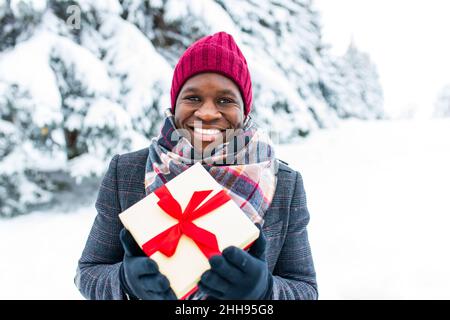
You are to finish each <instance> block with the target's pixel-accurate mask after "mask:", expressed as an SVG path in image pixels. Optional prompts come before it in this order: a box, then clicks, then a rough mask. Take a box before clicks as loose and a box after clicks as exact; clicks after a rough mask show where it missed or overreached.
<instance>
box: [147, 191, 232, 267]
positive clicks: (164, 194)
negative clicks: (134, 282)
mask: <svg viewBox="0 0 450 320" xmlns="http://www.w3.org/2000/svg"><path fill="white" fill-rule="evenodd" d="M211 192H212V190H203V191H195V192H194V194H193V195H192V197H191V199H190V200H189V203H188V205H187V206H186V209H185V210H184V212H183V211H182V210H181V206H180V204H179V203H178V201H177V200H175V199H174V197H173V196H172V194H171V193H170V191H169V189H167V187H166V186H165V185H162V186H161V187H159V188H158V189H156V190H155V191H154V193H155V194H156V196H157V197H158V198H159V201H158V205H159V207H160V208H161V209H162V210H163V211H164V212H166V213H167V214H168V215H170V216H171V217H173V218H175V219H177V220H178V221H179V222H178V223H177V224H176V225H174V226H172V227H170V228H168V229H166V230H165V231H163V232H161V233H160V234H158V235H157V236H155V237H154V238H152V239H150V240H149V241H147V242H146V243H145V244H144V245H143V246H142V249H143V250H144V252H145V253H146V254H147V256H149V257H150V256H151V255H152V254H153V253H155V252H156V251H160V252H161V253H163V254H164V255H166V256H167V257H171V256H172V255H173V254H174V253H175V250H176V248H177V246H178V242H179V240H180V238H181V235H183V234H185V235H186V236H188V237H189V238H191V239H192V240H194V242H195V243H196V245H197V246H198V247H199V249H200V250H201V251H202V252H203V254H204V255H205V256H206V257H207V258H208V259H209V258H210V257H211V256H212V255H214V254H220V249H219V245H218V243H217V238H216V236H215V235H214V234H213V233H211V232H209V231H207V230H205V229H202V228H200V227H198V226H196V225H195V224H194V223H192V221H194V220H195V219H197V218H199V217H201V216H204V215H205V214H208V213H210V212H211V211H213V210H215V209H217V208H218V207H220V206H221V205H223V204H224V203H226V202H227V201H229V200H230V199H231V197H230V196H229V195H228V194H227V193H226V192H225V191H224V190H221V191H220V192H219V193H217V194H216V195H214V196H213V197H212V198H211V199H209V200H208V201H206V202H205V203H204V204H203V205H202V206H201V207H199V208H197V207H198V205H199V204H200V203H201V202H202V201H203V200H204V199H205V198H206V197H207V196H208V195H209V194H210V193H211Z"/></svg>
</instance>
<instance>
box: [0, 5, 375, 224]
mask: <svg viewBox="0 0 450 320" xmlns="http://www.w3.org/2000/svg"><path fill="white" fill-rule="evenodd" d="M312 3H313V2H312V1H309V0H293V1H290V0H289V1H288V0H268V1H255V0H239V1H237V0H202V1H182V0H158V1H156V0H155V1H146V0H108V1H93V0H78V1H75V0H47V1H45V0H39V1H31V0H28V1H27V0H21V1H20V0H19V1H7V0H0V22H1V23H0V83H1V84H2V86H3V89H2V92H3V94H2V99H0V110H2V115H1V124H0V125H1V129H2V130H1V132H0V137H1V139H2V140H1V142H0V148H1V150H0V154H1V156H2V157H1V159H0V171H1V172H2V179H3V180H2V181H3V183H2V189H1V191H0V204H1V206H0V209H1V212H0V215H8V216H10V215H13V214H16V213H20V212H21V213H24V212H27V211H29V210H30V208H31V207H32V205H33V204H37V203H42V202H43V201H44V200H48V201H52V198H56V197H57V196H58V193H56V191H57V190H59V189H61V188H68V189H67V191H68V192H70V191H71V190H73V191H74V190H77V186H74V185H73V181H71V180H70V176H72V177H73V178H75V181H77V182H82V181H83V180H82V179H83V177H87V176H95V177H101V176H102V175H103V173H104V170H105V169H106V167H107V163H108V161H109V159H110V158H111V156H112V155H113V154H115V153H122V152H127V151H129V150H137V149H139V148H143V147H145V146H147V145H148V143H149V139H150V138H152V137H154V136H155V135H157V133H158V131H159V129H160V125H161V121H162V116H163V110H164V109H165V108H167V107H169V101H170V99H169V98H170V95H169V90H170V82H171V77H172V70H173V67H174V66H175V63H176V62H177V60H178V58H179V56H180V55H181V54H182V52H183V51H184V50H185V49H186V48H187V46H189V45H190V44H191V43H192V42H193V41H195V40H197V39H198V38H200V37H202V36H204V35H206V34H210V33H213V32H217V31H222V30H223V31H227V32H229V33H231V34H232V35H233V36H234V38H235V39H236V41H237V42H238V44H239V46H240V47H241V48H242V50H243V51H244V55H245V56H246V57H247V60H248V62H249V67H250V71H251V73H252V79H253V86H254V104H255V105H254V116H255V118H256V120H257V121H258V122H259V124H260V125H261V127H263V128H264V129H265V130H267V131H271V130H274V131H275V132H276V133H277V134H278V137H279V138H280V140H281V141H291V139H292V138H295V137H300V136H306V135H307V134H308V133H309V132H310V131H312V130H315V129H317V128H322V127H329V126H334V125H335V124H336V123H337V119H338V117H349V116H351V117H359V118H364V119H365V118H377V117H378V116H379V114H380V109H379V108H378V104H379V98H380V96H381V95H380V90H379V85H378V83H377V81H378V80H377V77H376V76H375V75H374V74H375V73H374V69H371V68H370V67H368V65H369V63H367V61H368V60H367V59H368V58H367V57H366V58H367V59H366V58H364V57H362V56H360V55H359V54H358V53H357V51H356V48H355V50H353V51H351V52H350V53H349V54H347V55H346V57H342V58H341V57H333V56H332V55H331V54H329V53H328V52H327V50H326V47H327V45H326V44H324V43H323V41H322V39H321V34H320V33H321V32H320V16H319V14H318V13H317V12H316V11H315V10H314V9H313V6H312ZM70 6H75V8H79V9H80V13H81V15H80V19H81V21H80V28H73V26H71V25H70V24H69V23H68V20H69V18H70V15H71V13H72V12H73V11H70V10H68V8H69V7H70ZM355 61H356V62H355ZM349 84H350V85H349ZM8 101H9V102H8ZM13 105H14V106H16V107H15V108H17V110H18V111H14V112H16V118H15V119H17V118H20V119H22V118H23V119H30V120H28V121H25V122H26V123H28V125H27V128H26V129H24V127H23V124H20V122H18V121H17V120H11V119H12V116H11V114H13V113H14V112H13V111H12V109H11V106H13ZM22 122H23V121H22ZM273 137H274V138H277V137H276V136H273ZM18 142H20V143H18ZM56 176H58V178H56ZM42 177H45V178H42ZM24 186H26V187H27V190H24V189H23V188H24ZM70 188H72V189H70ZM49 191H50V192H49Z"/></svg>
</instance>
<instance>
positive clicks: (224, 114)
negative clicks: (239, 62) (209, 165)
mask: <svg viewBox="0 0 450 320" xmlns="http://www.w3.org/2000/svg"><path fill="white" fill-rule="evenodd" d="M243 121H244V102H243V100H242V97H241V94H240V92H239V88H238V87H237V85H236V84H235V83H234V82H233V81H232V80H230V79H228V78H227V77H225V76H222V75H220V74H218V73H211V72H208V73H201V74H198V75H195V76H193V77H192V78H190V79H188V80H187V81H186V83H185V84H184V85H183V87H182V88H181V90H180V93H179V95H178V97H177V101H176V103H175V125H176V127H177V129H184V130H186V131H185V132H186V133H188V135H187V137H188V138H189V140H190V142H191V144H192V145H193V146H195V147H197V146H201V149H202V151H204V150H205V148H206V147H207V146H209V147H208V150H211V149H212V148H213V147H214V146H217V145H218V144H220V143H223V142H225V141H228V139H229V138H230V136H231V135H232V130H231V129H238V128H240V127H242V124H243ZM225 130H227V131H225Z"/></svg>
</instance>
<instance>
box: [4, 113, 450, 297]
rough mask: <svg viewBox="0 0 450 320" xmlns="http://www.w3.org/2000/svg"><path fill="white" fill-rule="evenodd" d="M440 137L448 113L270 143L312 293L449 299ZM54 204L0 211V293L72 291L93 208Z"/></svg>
mask: <svg viewBox="0 0 450 320" xmlns="http://www.w3.org/2000/svg"><path fill="white" fill-rule="evenodd" d="M449 136H450V119H434V120H420V121H419V120H410V121H399V120H398V121H393V120H392V121H378V122H359V121H354V120H352V121H345V122H344V123H343V124H341V126H340V127H339V128H333V129H327V130H320V131H316V132H314V133H313V134H312V135H311V136H310V137H309V138H307V139H305V140H301V141H299V142H298V143H295V144H291V145H282V146H278V147H277V152H278V157H279V158H281V159H283V160H285V161H287V162H288V163H289V164H290V166H291V167H292V168H294V169H296V170H299V171H300V172H301V174H302V176H303V179H304V186H305V190H306V192H307V200H308V208H309V211H310V214H311V221H310V224H309V228H308V231H309V239H310V242H311V248H312V253H313V258H314V262H315V267H316V271H317V280H318V284H319V298H320V299H366V298H367V299H449V298H450V293H449V291H448V288H450V274H449V273H448V270H450V256H449V254H448V253H447V252H448V248H447V246H448V243H450V235H449V233H448V230H447V229H448V225H449V222H450V216H449V212H450V203H449V202H448V200H447V199H448V189H449V181H450V170H448V164H449V163H450V141H449V140H448V137H449ZM62 211H63V212H58V209H55V210H53V211H51V212H34V213H32V214H29V215H27V216H22V217H18V218H14V219H10V220H0V234H1V235H2V241H1V242H0V252H2V261H5V262H6V263H2V264H0V283H2V286H1V287H0V299H14V298H21V299H80V298H82V297H81V295H80V294H79V293H78V291H77V289H76V288H75V285H74V284H73V277H74V274H75V269H76V264H77V260H78V258H79V256H80V255H81V251H82V249H83V247H84V244H85V241H86V239H87V235H88V233H89V231H90V228H91V225H92V223H93V219H94V217H95V209H94V206H93V203H92V204H91V205H89V206H87V207H82V208H79V209H76V210H73V211H72V212H67V210H62ZM30 243H31V244H32V245H30ZM12 244H13V245H12Z"/></svg>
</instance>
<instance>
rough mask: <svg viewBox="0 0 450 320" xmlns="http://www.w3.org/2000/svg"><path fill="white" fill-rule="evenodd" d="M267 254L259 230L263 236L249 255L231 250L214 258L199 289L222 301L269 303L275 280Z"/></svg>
mask: <svg viewBox="0 0 450 320" xmlns="http://www.w3.org/2000/svg"><path fill="white" fill-rule="evenodd" d="M258 227H259V226H258ZM265 253H266V238H265V237H264V234H263V232H262V230H261V228H260V236H259V238H258V239H257V240H256V241H255V243H254V244H253V245H252V246H251V248H250V250H249V251H248V252H246V251H244V250H242V249H240V248H237V247H234V246H230V247H228V248H226V249H224V250H223V251H222V255H215V256H212V257H211V258H210V259H209V264H210V265H211V269H210V270H208V271H206V272H204V273H203V275H202V277H201V279H200V282H199V283H198V287H199V289H200V290H201V291H203V292H204V293H206V294H208V295H209V296H212V297H213V298H217V299H221V300H230V299H236V300H260V299H269V298H270V296H271V294H272V286H273V278H272V274H271V273H270V271H269V268H268V265H267V261H266V254H265Z"/></svg>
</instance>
